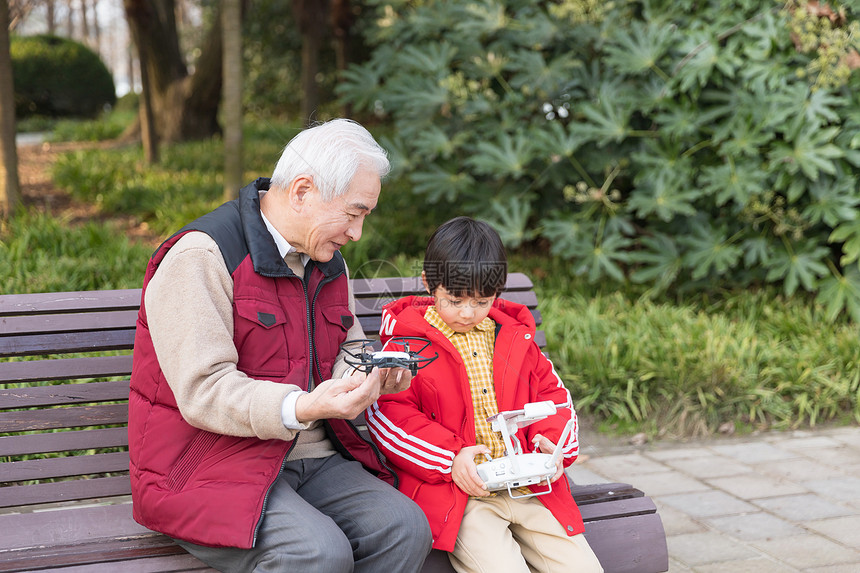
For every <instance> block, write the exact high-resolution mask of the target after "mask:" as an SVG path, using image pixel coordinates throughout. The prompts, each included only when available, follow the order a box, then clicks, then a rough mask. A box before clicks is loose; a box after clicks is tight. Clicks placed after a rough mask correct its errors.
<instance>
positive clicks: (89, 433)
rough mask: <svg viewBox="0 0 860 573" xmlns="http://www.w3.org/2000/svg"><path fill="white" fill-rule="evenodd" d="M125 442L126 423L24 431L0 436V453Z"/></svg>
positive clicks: (122, 444) (26, 453)
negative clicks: (88, 427)
mask: <svg viewBox="0 0 860 573" xmlns="http://www.w3.org/2000/svg"><path fill="white" fill-rule="evenodd" d="M124 446H128V429H127V428H126V427H125V426H123V427H121V428H100V429H95V430H73V431H69V432H47V433H42V434H25V435H22V436H0V456H23V455H30V454H44V453H50V452H65V451H74V450H89V449H97V448H116V447H124Z"/></svg>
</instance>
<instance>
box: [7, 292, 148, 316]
mask: <svg viewBox="0 0 860 573" xmlns="http://www.w3.org/2000/svg"><path fill="white" fill-rule="evenodd" d="M139 306H140V289H139V288H138V289H122V290H100V291H73V292H43V293H30V294H7V295H3V296H0V316H14V315H19V314H26V315H32V314H50V313H57V312H91V311H98V310H105V309H106V310H137V308H138V307H139Z"/></svg>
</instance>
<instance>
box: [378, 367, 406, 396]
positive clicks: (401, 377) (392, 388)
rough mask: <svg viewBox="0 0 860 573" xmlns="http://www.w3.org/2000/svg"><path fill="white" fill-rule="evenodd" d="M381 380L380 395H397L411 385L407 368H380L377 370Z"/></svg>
mask: <svg viewBox="0 0 860 573" xmlns="http://www.w3.org/2000/svg"><path fill="white" fill-rule="evenodd" d="M379 376H380V377H381V378H382V389H381V391H380V392H379V393H380V394H397V393H398V392H403V391H404V390H406V389H407V388H409V385H410V384H411V383H412V372H410V371H409V369H408V368H401V367H395V368H382V369H380V370H379Z"/></svg>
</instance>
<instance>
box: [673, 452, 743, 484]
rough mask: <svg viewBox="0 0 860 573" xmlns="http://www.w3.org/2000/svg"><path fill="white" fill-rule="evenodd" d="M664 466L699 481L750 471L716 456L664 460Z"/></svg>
mask: <svg viewBox="0 0 860 573" xmlns="http://www.w3.org/2000/svg"><path fill="white" fill-rule="evenodd" d="M665 464H666V465H667V466H670V467H672V468H674V469H676V470H680V471H682V472H684V473H687V474H690V475H691V476H693V477H696V478H699V479H710V478H715V477H725V476H733V475H739V474H743V473H747V472H751V471H752V468H750V467H749V466H747V465H744V464H741V463H739V462H736V461H733V460H731V459H728V458H724V457H722V456H716V455H713V456H707V457H701V458H683V459H677V460H665Z"/></svg>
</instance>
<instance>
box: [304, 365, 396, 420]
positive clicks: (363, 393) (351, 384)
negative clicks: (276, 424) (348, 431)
mask: <svg viewBox="0 0 860 573" xmlns="http://www.w3.org/2000/svg"><path fill="white" fill-rule="evenodd" d="M381 390H382V378H381V377H380V372H379V369H377V368H374V369H373V370H372V371H371V372H370V374H364V373H363V372H358V371H356V372H353V373H352V375H350V376H347V377H345V378H332V379H331V380H326V381H325V382H323V383H322V384H320V385H319V386H317V387H316V388H314V389H313V390H312V391H311V392H308V393H307V394H302V395H301V396H299V398H298V399H297V400H296V420H298V421H299V422H302V423H308V422H313V421H316V420H324V419H327V418H341V419H346V420H351V419H353V418H355V417H357V416H358V415H360V414H361V413H362V412H364V410H365V409H367V407H368V406H370V405H371V404H373V402H375V401H376V399H377V398H379V395H380V393H381Z"/></svg>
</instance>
